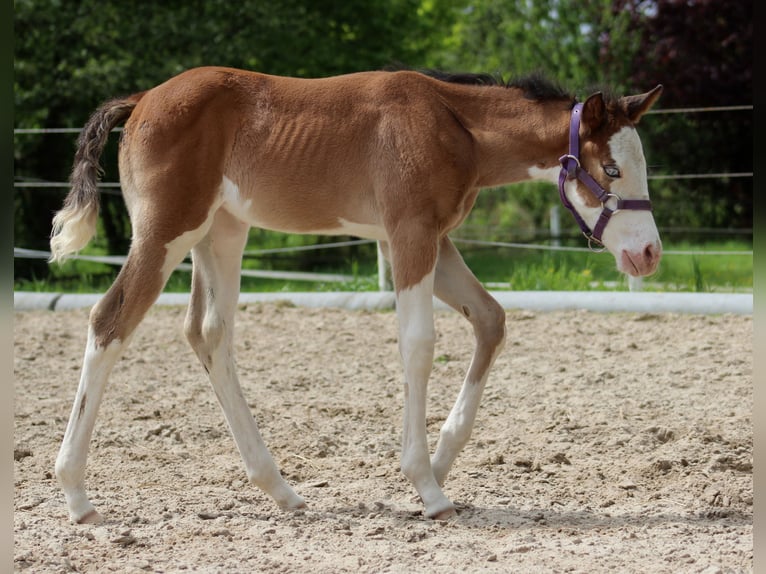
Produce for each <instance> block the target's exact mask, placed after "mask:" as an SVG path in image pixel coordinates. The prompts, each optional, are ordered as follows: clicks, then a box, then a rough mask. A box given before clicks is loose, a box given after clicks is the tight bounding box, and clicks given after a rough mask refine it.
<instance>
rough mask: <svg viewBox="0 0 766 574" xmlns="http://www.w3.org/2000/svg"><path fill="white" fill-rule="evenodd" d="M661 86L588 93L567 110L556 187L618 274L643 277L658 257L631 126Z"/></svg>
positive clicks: (642, 166) (637, 142)
mask: <svg viewBox="0 0 766 574" xmlns="http://www.w3.org/2000/svg"><path fill="white" fill-rule="evenodd" d="M661 92H662V86H657V87H656V88H654V89H653V90H652V91H650V92H647V93H645V94H641V95H637V96H626V97H622V98H617V99H606V98H604V96H603V95H602V94H601V93H596V94H593V95H592V96H590V97H589V98H588V99H587V100H585V102H584V103H582V104H577V105H576V106H575V108H574V109H573V111H572V117H571V124H570V139H569V146H570V147H569V153H568V154H567V155H565V156H563V157H562V158H561V164H562V170H561V177H560V179H559V191H560V193H561V199H562V201H563V202H564V204H565V205H566V206H567V207H569V208H570V210H571V211H572V213H573V215H574V216H575V219H577V220H578V223H579V224H580V227H582V228H583V231H584V232H585V233H586V235H587V236H588V237H589V240H590V241H592V242H596V243H599V244H602V245H603V246H604V247H605V248H606V249H608V250H609V251H610V252H611V253H612V255H614V258H615V260H616V261H617V268H618V269H619V270H620V271H622V272H623V273H627V274H628V275H633V276H643V275H649V274H651V273H653V272H654V271H655V270H656V269H657V265H658V264H659V261H660V257H661V255H662V243H661V242H660V237H659V233H658V231H657V226H656V225H655V223H654V218H653V217H652V212H651V204H650V203H649V190H648V185H647V178H646V161H645V159H644V153H643V149H642V146H641V140H640V139H639V137H638V133H637V132H636V128H635V126H636V124H637V123H638V121H639V119H640V118H641V116H642V115H643V114H644V113H646V111H647V110H648V109H649V108H650V107H651V106H652V104H654V102H655V101H656V100H657V98H658V97H659V95H660V93H661Z"/></svg>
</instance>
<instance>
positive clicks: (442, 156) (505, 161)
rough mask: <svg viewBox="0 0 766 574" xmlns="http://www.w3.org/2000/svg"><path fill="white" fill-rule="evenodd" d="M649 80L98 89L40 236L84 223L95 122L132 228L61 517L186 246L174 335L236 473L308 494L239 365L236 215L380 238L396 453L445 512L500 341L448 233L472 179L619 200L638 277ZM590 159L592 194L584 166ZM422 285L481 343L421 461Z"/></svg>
mask: <svg viewBox="0 0 766 574" xmlns="http://www.w3.org/2000/svg"><path fill="white" fill-rule="evenodd" d="M660 91H661V86H658V87H657V88H655V89H654V90H652V91H651V92H648V93H646V94H642V95H636V96H629V97H622V98H614V97H605V96H603V95H602V94H600V93H596V94H593V95H591V96H590V97H588V98H587V99H586V100H585V101H584V102H583V103H582V104H578V103H577V102H576V100H575V99H574V98H573V97H572V96H570V95H568V94H566V93H564V92H562V91H561V90H559V89H558V88H556V87H555V86H553V85H552V84H550V83H548V82H546V81H544V80H542V79H541V78H539V77H531V78H527V79H523V80H519V81H518V82H515V83H512V84H509V85H504V84H501V83H498V82H492V81H488V78H487V77H486V76H466V75H460V76H449V75H444V74H439V73H430V74H428V73H419V72H412V71H398V72H369V73H358V74H350V75H345V76H338V77H331V78H324V79H311V80H308V79H295V78H285V77H275V76H268V75H264V74H259V73H252V72H246V71H241V70H235V69H228V68H215V67H207V68H198V69H192V70H189V71H187V72H184V73H182V74H180V75H178V76H176V77H174V78H172V79H170V80H168V81H167V82H165V83H163V84H161V85H159V86H157V87H155V88H153V89H151V90H148V91H146V92H142V93H139V94H135V95H132V96H128V97H126V98H122V99H117V100H113V101H110V102H107V103H105V104H104V105H103V106H102V107H100V108H99V109H98V110H97V111H96V112H95V113H94V114H93V116H92V117H91V118H90V120H89V121H88V123H87V125H86V126H85V128H84V131H83V132H82V134H81V136H80V139H79V142H78V149H77V153H76V156H75V161H74V168H73V172H72V189H71V191H70V193H69V195H68V196H67V198H66V200H65V203H64V206H63V208H62V209H61V211H59V212H58V213H57V214H56V216H55V218H54V221H53V233H52V238H51V250H52V257H51V259H52V260H53V261H60V260H63V259H65V258H66V256H67V255H69V254H71V253H74V252H76V251H78V250H79V249H81V248H82V247H83V246H85V245H86V243H87V242H88V241H89V240H90V238H91V237H92V236H93V234H94V233H95V231H96V220H97V216H98V209H99V207H98V205H99V202H98V197H99V196H98V190H97V179H98V175H99V169H100V168H99V156H100V154H101V152H102V150H103V148H104V145H105V142H106V140H107V136H108V134H109V132H110V130H111V129H112V128H113V127H114V126H116V125H118V124H119V123H122V122H125V127H124V131H123V133H122V138H121V141H120V150H119V167H120V174H121V175H120V177H121V182H122V188H123V194H124V198H125V203H126V206H127V209H128V212H129V214H130V218H131V222H132V230H133V237H132V242H131V247H130V251H129V254H128V257H127V261H126V262H125V264H124V266H123V267H122V269H121V271H120V273H119V275H118V277H117V279H116V280H115V282H114V284H113V285H112V286H111V288H110V289H109V290H108V291H107V293H106V294H105V295H104V297H103V298H102V299H101V300H100V301H99V302H98V303H97V304H96V305H94V307H93V309H92V311H91V314H90V322H89V330H88V341H87V346H86V349H85V357H84V361H83V367H82V372H81V378H80V383H79V387H78V389H77V394H76V397H75V400H74V406H73V409H72V413H71V417H70V419H69V424H68V426H67V429H66V433H65V435H64V440H63V443H62V445H61V449H60V452H59V455H58V458H57V460H56V475H57V477H58V480H59V481H60V484H61V486H62V488H63V491H64V494H65V496H66V501H67V505H68V508H69V513H70V516H71V519H72V520H74V521H76V522H98V521H100V520H101V516H100V514H99V513H98V512H97V511H96V509H95V508H94V507H93V505H92V504H91V502H90V501H89V499H88V496H87V494H86V491H85V481H84V479H85V466H86V458H87V453H88V445H89V442H90V439H91V435H92V431H93V427H94V423H95V420H96V414H97V411H98V408H99V403H100V401H101V398H102V394H103V391H104V387H105V385H106V381H107V378H108V376H109V373H110V371H111V370H112V367H113V366H114V364H115V362H116V361H117V359H118V357H119V356H120V354H121V353H122V352H123V351H124V350H125V348H126V347H127V345H128V343H129V341H130V338H131V336H132V335H133V333H134V331H135V329H136V327H137V325H138V324H139V323H140V321H141V320H142V318H143V317H144V315H145V313H146V312H147V310H148V309H149V308H150V307H151V305H152V304H153V302H154V301H155V300H156V299H157V297H158V295H159V294H160V292H161V291H162V289H163V286H164V285H165V282H166V280H167V279H168V276H169V275H170V273H171V272H172V271H173V269H174V268H175V267H176V266H177V265H178V264H179V263H180V262H181V261H182V260H183V258H184V257H185V256H186V255H187V253H188V252H189V251H190V250H191V253H192V260H193V273H192V289H191V302H190V304H189V308H188V313H187V316H186V320H185V325H184V327H185V333H186V336H187V338H188V340H189V342H190V343H191V346H192V347H193V349H194V351H195V353H196V354H197V356H198V357H199V360H200V362H201V363H202V366H203V367H204V369H205V371H206V372H207V373H208V375H209V377H210V382H211V383H212V386H213V389H214V390H215V393H216V396H217V397H218V400H219V401H220V404H221V407H222V409H223V412H224V415H225V417H226V420H227V422H228V425H229V427H230V429H231V432H232V434H233V436H234V440H235V441H236V444H237V447H238V448H239V452H240V453H241V455H242V458H243V460H244V464H245V468H246V471H247V475H248V477H249V479H250V481H251V482H252V483H254V484H255V485H257V486H258V487H260V488H262V489H263V490H264V491H265V492H267V493H268V494H269V495H271V496H272V497H273V498H274V500H275V501H276V502H277V503H278V504H279V506H281V507H282V508H285V509H295V508H300V507H303V506H304V504H305V503H304V501H303V499H302V498H301V497H300V496H299V495H298V494H296V492H295V491H294V490H293V489H292V488H291V486H290V485H288V484H287V482H286V481H285V480H284V479H283V478H282V476H281V475H280V472H279V469H278V468H277V466H276V464H275V463H274V461H273V459H272V457H271V455H270V454H269V452H268V450H267V448H266V446H265V445H264V442H263V440H262V439H261V436H260V434H259V431H258V427H257V425H256V422H255V419H254V418H253V415H252V413H251V412H250V409H249V407H248V405H247V402H246V401H245V398H244V397H243V394H242V391H241V388H240V385H239V382H238V379H237V375H236V372H235V367H234V357H233V350H232V337H233V327H234V312H235V309H236V304H237V299H238V296H239V282H240V265H241V259H242V252H243V248H244V246H245V242H246V240H247V236H248V229H249V228H250V227H251V226H257V227H262V228H266V229H271V230H278V231H283V232H288V233H316V234H323V235H326V234H343V235H355V236H359V237H366V238H371V239H376V240H378V241H379V242H380V244H381V247H382V249H383V251H384V253H385V254H386V256H387V258H388V259H389V261H390V263H391V267H392V270H393V280H394V285H395V291H396V310H397V315H398V320H399V348H400V352H401V358H402V362H403V368H404V425H403V433H402V453H401V468H402V471H403V473H404V474H405V475H406V476H407V478H408V479H409V480H410V481H411V482H412V484H413V485H414V487H415V489H416V490H417V492H418V494H419V495H420V497H421V499H422V501H423V504H424V506H425V515H426V516H428V517H433V518H445V517H448V516H450V515H452V514H453V513H454V506H453V504H452V502H451V501H450V500H449V499H448V498H447V497H446V496H445V495H444V493H443V492H442V488H441V485H442V484H443V482H444V480H445V478H446V476H447V473H448V472H449V470H450V467H451V466H452V464H453V462H454V461H455V458H456V457H457V455H458V453H459V451H460V450H461V449H462V448H463V446H464V445H465V444H466V442H467V440H468V438H469V436H470V434H471V428H472V426H473V422H474V419H475V416H476V412H477V409H478V406H479V400H480V397H481V394H482V391H483V388H484V385H485V382H486V380H487V375H488V373H489V370H490V367H491V366H492V363H493V361H494V360H495V357H497V355H498V353H499V352H500V349H501V347H502V346H503V342H504V340H505V314H504V311H503V309H502V308H501V307H500V305H499V304H498V303H497V302H495V300H494V299H492V297H491V296H490V295H489V294H488V293H487V291H486V290H485V289H484V288H483V287H482V286H481V284H480V283H479V282H478V281H477V280H476V278H475V277H474V276H473V274H472V273H471V271H469V269H468V268H467V267H466V265H465V264H464V263H463V260H462V258H461V257H460V255H459V253H458V252H457V250H456V249H455V247H454V246H453V244H452V242H451V241H450V239H449V237H448V234H449V232H450V231H452V230H453V229H455V228H456V227H458V226H459V225H460V224H461V223H462V221H463V220H464V219H465V217H466V216H467V215H468V213H469V212H470V210H471V208H472V207H473V204H474V201H475V199H476V196H477V194H478V192H479V190H480V189H481V188H486V187H492V186H497V185H500V184H507V183H511V182H518V181H521V180H527V179H532V178H537V179H541V178H542V179H547V180H550V181H552V182H559V176H560V175H561V181H560V186H561V188H560V189H561V194H562V200H563V201H564V202H565V204H566V205H568V207H570V208H571V209H572V210H573V213H574V214H575V216H576V217H577V218H578V219H579V220H580V221H582V222H583V225H586V226H587V228H589V229H590V230H595V228H596V227H597V226H599V225H600V224H599V223H598V221H599V219H600V218H602V219H603V216H604V214H605V213H607V212H609V215H611V214H612V212H614V213H616V215H615V216H614V217H612V218H611V220H610V223H609V225H607V226H606V227H603V228H602V229H601V235H600V236H599V242H600V243H603V245H604V246H605V247H606V248H607V249H608V250H609V251H611V252H612V253H613V255H614V256H615V259H616V263H617V266H618V268H619V269H620V270H622V271H624V272H626V273H629V274H631V275H646V274H649V273H652V272H653V271H654V270H655V268H656V267H657V264H658V261H659V259H660V253H661V245H660V240H659V236H658V233H657V229H656V226H655V224H654V221H653V219H652V215H651V212H650V211H649V210H648V191H647V182H646V165H645V161H644V157H643V152H642V147H641V144H640V141H639V138H638V135H637V134H636V130H635V128H634V126H635V124H636V122H638V120H639V118H640V117H641V115H642V114H643V113H644V112H646V110H648V109H649V107H650V106H651V105H652V104H653V103H654V101H655V100H656V99H657V97H658V96H659V94H660ZM575 119H576V120H577V123H573V122H574V120H575ZM573 126H574V127H573ZM570 132H571V134H570ZM570 136H571V137H570ZM573 138H574V139H573ZM573 141H574V143H573ZM573 145H574V146H575V148H574V149H573V147H572V146H573ZM562 156H564V158H562ZM560 158H562V159H561V161H560ZM567 164H568V165H567ZM562 165H565V166H567V169H566V170H564V171H562V167H561V166H562ZM578 170H579V173H578ZM564 172H566V173H564ZM588 174H590V175H589V176H588V177H591V179H592V180H593V181H595V182H597V185H598V186H600V187H599V189H600V190H601V192H603V193H601V192H598V193H595V192H594V191H592V189H593V187H592V185H591V184H590V183H589V182H588V181H585V180H584V179H583V177H581V176H586V175H588ZM599 194H601V196H600V197H599ZM617 196H619V197H617ZM617 201H621V202H624V203H621V204H616V203H615V202H617ZM610 202H612V206H611V208H609V207H607V204H608V203H610ZM630 202H633V204H634V205H633V206H632V208H631V206H630V205H628V204H629V203H630ZM615 205H616V206H617V207H619V208H620V209H621V210H620V211H619V213H617V211H615V210H614V209H613V208H614V207H615ZM433 295H436V296H437V297H438V298H439V299H441V300H443V301H444V302H446V303H447V304H449V305H450V306H452V307H453V308H454V309H456V310H457V311H458V312H459V313H461V314H462V315H463V316H464V317H465V318H466V319H467V320H468V321H469V322H470V323H471V324H472V326H473V329H474V332H475V337H476V348H475V351H474V354H473V359H472V360H471V364H470V366H469V368H468V372H467V375H466V377H465V381H464V383H463V387H462V390H461V391H460V394H459V396H458V398H457V401H456V403H455V406H454V408H453V409H452V411H451V412H450V414H449V416H448V418H447V420H446V422H445V423H444V426H443V428H442V429H441V433H440V438H439V442H438V446H437V448H436V452H435V453H434V455H433V457H429V452H428V443H427V438H426V387H427V382H428V378H429V374H430V372H431V366H432V361H433V354H434V322H433V302H432V297H433Z"/></svg>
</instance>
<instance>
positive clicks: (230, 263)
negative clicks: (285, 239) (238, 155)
mask: <svg viewBox="0 0 766 574" xmlns="http://www.w3.org/2000/svg"><path fill="white" fill-rule="evenodd" d="M247 232H248V226H247V225H246V224H244V223H242V222H241V221H239V220H238V219H236V218H234V217H233V216H232V215H230V214H229V213H228V212H226V211H223V210H220V211H219V212H218V213H217V214H216V216H215V221H214V223H213V226H212V227H211V229H210V232H209V233H208V234H207V236H205V238H204V239H202V241H200V242H199V244H197V245H196V246H195V247H194V249H193V250H192V259H193V262H194V271H193V276H192V293H191V302H190V304H189V310H188V313H187V316H186V322H185V326H184V330H185V332H186V336H187V338H188V340H189V343H190V344H191V346H192V348H193V349H194V352H195V353H196V354H197V357H199V360H200V362H201V363H202V366H203V367H204V368H205V371H206V372H207V373H208V376H209V377H210V382H211V384H212V386H213V390H214V391H215V394H216V397H217V398H218V401H219V403H220V405H221V408H222V409H223V413H224V416H225V417H226V422H227V423H228V425H229V429H230V430H231V433H232V435H233V436H234V441H235V443H236V444H237V448H238V449H239V452H240V454H241V456H242V459H243V461H244V463H245V469H246V472H247V476H248V478H249V479H250V482H252V483H253V484H255V485H256V486H258V487H259V488H261V489H262V490H263V491H264V492H266V493H267V494H269V495H270V496H271V497H272V498H273V499H274V500H275V501H276V502H277V504H279V506H280V507H282V508H301V507H303V506H305V504H304V502H303V499H302V498H301V497H300V496H298V495H297V494H296V493H295V492H294V491H293V489H292V488H291V487H290V486H289V485H288V484H287V482H286V481H285V480H284V479H283V478H282V475H281V474H280V472H279V469H278V468H277V465H276V464H275V463H274V460H273V459H272V457H271V455H270V454H269V451H268V449H267V448H266V445H265V444H264V442H263V439H262V438H261V434H260V432H259V430H258V425H257V423H256V422H255V419H254V418H253V415H252V413H251V412H250V407H249V406H248V404H247V401H246V400H245V397H244V395H243V394H242V388H241V387H240V384H239V380H238V378H237V373H236V366H235V364H234V354H233V353H234V349H233V344H232V339H233V336H234V314H235V311H236V308H237V300H238V298H239V281H240V269H241V263H242V251H243V249H244V246H245V242H246V241H247Z"/></svg>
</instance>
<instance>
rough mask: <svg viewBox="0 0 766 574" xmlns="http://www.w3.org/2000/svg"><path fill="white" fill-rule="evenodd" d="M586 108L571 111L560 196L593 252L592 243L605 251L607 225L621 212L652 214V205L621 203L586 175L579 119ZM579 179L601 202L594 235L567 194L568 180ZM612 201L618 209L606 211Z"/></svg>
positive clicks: (642, 201)
mask: <svg viewBox="0 0 766 574" xmlns="http://www.w3.org/2000/svg"><path fill="white" fill-rule="evenodd" d="M582 107H583V105H582V104H580V103H578V104H575V106H574V108H572V119H571V121H570V122H569V153H568V154H566V155H563V156H561V157H560V158H559V162H560V163H561V172H560V173H559V196H560V197H561V203H563V204H564V207H566V208H567V209H568V210H569V211H570V212H571V213H572V215H573V216H574V218H575V220H576V221H577V224H578V225H579V226H580V229H581V230H582V232H583V235H585V237H587V238H588V246H589V247H590V248H591V249H593V243H596V244H597V245H600V246H601V247H602V249H601V251H603V246H604V244H603V242H602V241H601V235H602V234H603V233H604V228H606V224H607V223H609V219H610V218H611V217H612V215H614V214H615V213H617V212H618V211H620V210H621V209H636V210H647V211H651V210H652V202H651V201H649V200H648V199H622V198H621V197H620V196H619V195H617V194H615V193H611V192H608V191H606V190H605V189H604V188H603V187H601V186H600V185H599V184H598V182H597V181H596V180H595V179H593V177H592V176H591V175H590V174H589V173H588V172H587V170H586V169H585V168H584V167H582V166H581V165H580V119H581V117H582ZM571 179H579V180H580V181H581V182H583V183H584V184H585V185H586V186H587V187H588V189H590V190H591V192H593V195H595V196H596V199H598V200H599V201H600V202H601V215H599V217H598V221H596V225H595V226H594V227H593V231H591V230H590V228H589V227H588V224H587V223H585V221H584V220H583V218H582V217H581V216H580V214H579V213H577V210H576V209H575V208H574V206H573V205H572V203H571V202H570V201H569V199H568V198H567V196H566V193H564V183H565V182H566V181H567V180H571ZM610 199H615V200H616V202H617V205H616V206H615V208H614V209H611V208H609V207H607V205H606V203H607V201H609V200H610Z"/></svg>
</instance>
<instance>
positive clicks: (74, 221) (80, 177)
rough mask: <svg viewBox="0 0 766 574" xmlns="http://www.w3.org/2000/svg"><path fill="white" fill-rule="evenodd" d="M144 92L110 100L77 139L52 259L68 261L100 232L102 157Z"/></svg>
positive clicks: (56, 220) (55, 228)
mask: <svg viewBox="0 0 766 574" xmlns="http://www.w3.org/2000/svg"><path fill="white" fill-rule="evenodd" d="M143 95H144V93H143V92H142V93H139V94H134V95H132V96H128V97H127V98H120V99H115V100H110V101H108V102H106V103H105V104H103V105H102V106H101V107H99V108H98V109H97V110H96V111H95V112H94V113H93V115H92V116H91V117H90V119H89V120H88V123H86V124H85V127H84V128H83V130H82V132H81V133H80V137H79V138H78V140H77V152H76V153H75V157H74V166H73V168H72V175H71V178H70V182H71V184H72V187H71V189H70V191H69V193H68V194H67V196H66V199H65V200H64V206H63V207H62V208H61V210H60V211H58V212H57V213H56V215H55V216H54V217H53V228H52V231H51V242H50V245H51V257H50V261H52V262H53V261H59V262H61V261H64V260H65V259H66V258H67V257H68V256H69V255H71V254H72V253H76V252H77V251H79V250H80V249H82V248H83V247H85V246H86V245H87V244H88V241H90V239H91V238H92V237H93V236H94V235H95V234H96V221H97V219H98V211H99V203H100V201H99V195H98V179H99V177H100V176H101V175H102V173H103V172H102V169H101V165H100V164H99V158H100V157H101V153H102V152H103V150H104V146H106V141H107V138H108V137H109V132H110V131H112V128H114V127H115V126H116V125H117V124H119V123H121V122H124V121H125V120H126V119H128V118H129V117H130V114H131V113H132V112H133V109H134V108H135V107H136V104H138V102H139V100H140V99H141V97H142V96H143Z"/></svg>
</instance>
